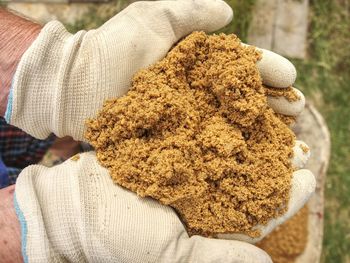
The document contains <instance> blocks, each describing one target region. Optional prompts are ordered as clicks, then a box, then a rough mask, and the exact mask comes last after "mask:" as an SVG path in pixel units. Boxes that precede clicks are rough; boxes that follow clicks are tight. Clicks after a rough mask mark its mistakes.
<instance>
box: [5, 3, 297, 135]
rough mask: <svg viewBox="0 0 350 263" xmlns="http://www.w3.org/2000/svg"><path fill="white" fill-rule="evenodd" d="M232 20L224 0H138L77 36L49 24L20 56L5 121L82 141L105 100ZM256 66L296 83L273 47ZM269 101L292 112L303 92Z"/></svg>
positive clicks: (270, 80)
mask: <svg viewBox="0 0 350 263" xmlns="http://www.w3.org/2000/svg"><path fill="white" fill-rule="evenodd" d="M231 19H232V10H231V8H230V7H229V6H228V5H227V4H225V3H224V2H223V1H221V0H177V1H156V2H154V1H150V2H136V3H134V4H132V5H130V6H129V7H128V8H126V9H125V10H123V11H122V12H120V13H119V14H118V15H116V16H115V17H113V18H112V19H111V20H109V21H108V22H107V23H105V24H104V25H103V26H101V27H100V28H99V29H97V30H91V31H88V32H86V31H80V32H78V33H76V34H75V35H72V34H70V33H68V32H67V31H66V29H65V28H64V27H63V25H62V24H61V23H59V22H58V21H53V22H50V23H48V24H47V25H46V26H45V27H44V28H43V29H42V31H41V33H40V34H39V36H38V38H37V39H36V40H35V41H34V42H33V44H32V45H31V47H30V48H29V49H28V50H27V51H26V52H25V54H24V55H23V57H22V58H21V61H20V63H19V65H18V68H17V70H16V73H15V76H14V79H13V86H12V90H11V93H10V97H9V103H8V107H7V112H6V119H7V121H8V122H9V123H11V124H12V125H15V126H17V127H19V128H21V129H22V130H24V131H26V132H27V133H29V134H31V135H32V136H34V137H36V138H40V139H44V138H46V137H47V136H48V135H49V134H50V133H51V132H53V133H55V134H56V135H57V136H59V137H63V136H66V135H69V136H72V137H73V138H74V139H76V140H84V138H83V134H84V130H85V125H84V123H85V120H86V119H87V118H92V117H95V115H96V114H97V112H98V110H99V109H100V108H101V107H102V105H103V102H104V100H105V99H110V98H115V97H119V96H122V95H123V94H125V93H126V92H127V91H128V88H129V87H130V82H131V78H132V76H133V74H134V73H135V72H136V71H138V70H139V69H141V68H144V67H147V66H148V65H150V64H152V63H155V62H156V61H158V60H159V59H161V58H163V57H164V56H165V54H166V53H167V52H168V50H169V49H170V48H171V47H172V45H173V44H174V43H176V42H177V41H178V40H179V39H180V38H182V37H184V36H186V35H187V34H189V33H191V32H192V31H195V30H198V31H199V30H204V31H206V32H210V31H214V30H217V29H219V28H221V27H223V26H225V25H226V24H227V23H228V22H229V21H230V20H231ZM258 67H259V70H260V72H261V75H262V78H263V81H264V83H265V84H266V85H269V86H273V87H288V86H290V85H292V84H293V83H294V81H295V77H296V71H295V68H294V66H293V65H292V64H291V63H290V62H289V61H288V60H286V59H285V58H283V57H281V56H279V55H277V54H275V53H273V52H270V51H266V50H264V51H263V59H262V60H261V61H260V62H259V63H258ZM269 102H270V104H271V106H272V107H273V108H274V109H276V111H277V112H280V113H284V114H288V115H296V114H298V113H299V112H300V111H301V109H302V108H303V106H304V104H303V103H304V99H303V98H302V99H301V100H300V102H297V103H294V104H295V105H294V107H289V106H290V105H288V104H289V103H288V102H287V101H286V100H285V99H277V100H276V99H272V100H269ZM285 105H287V106H285ZM287 108H288V109H291V108H292V109H294V111H292V112H289V111H287V112H286V111H285V109H287Z"/></svg>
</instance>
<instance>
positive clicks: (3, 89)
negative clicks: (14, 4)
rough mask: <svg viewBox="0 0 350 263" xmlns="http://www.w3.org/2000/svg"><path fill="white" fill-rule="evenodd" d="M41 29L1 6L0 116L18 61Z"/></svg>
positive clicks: (5, 103) (3, 109)
mask: <svg viewBox="0 0 350 263" xmlns="http://www.w3.org/2000/svg"><path fill="white" fill-rule="evenodd" d="M40 30H41V25H39V24H36V23H34V22H32V21H29V20H27V19H24V18H22V17H19V16H17V15H15V14H12V13H10V12H9V11H7V10H6V9H4V8H0V116H4V114H5V111H6V106H7V100H8V94H9V91H10V87H11V81H12V78H13V75H14V73H15V70H16V67H17V65H18V62H19V61H20V59H21V57H22V55H23V53H24V52H25V51H26V50H27V49H28V47H29V46H30V45H31V43H32V42H33V41H34V40H35V38H36V37H37V35H38V34H39V32H40Z"/></svg>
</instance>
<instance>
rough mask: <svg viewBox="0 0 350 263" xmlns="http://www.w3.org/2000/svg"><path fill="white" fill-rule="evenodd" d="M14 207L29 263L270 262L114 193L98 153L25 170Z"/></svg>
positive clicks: (165, 210)
mask: <svg viewBox="0 0 350 263" xmlns="http://www.w3.org/2000/svg"><path fill="white" fill-rule="evenodd" d="M300 194H304V193H300ZM15 207H16V212H17V215H18V217H19V219H20V223H21V226H22V252H23V257H24V259H25V260H27V261H26V262H35V263H40V262H45V263H47V262H98V263H99V262H120V263H122V262H126V263H136V262H137V263H138V262H154V263H163V262H164V263H171V262H184V263H187V262H191V263H192V262H193V263H195V262H200V263H206V262H213V263H220V262H225V263H229V262H257V263H264V262H271V259H270V258H269V256H268V255H267V254H266V253H265V252H264V251H262V250H261V249H259V248H257V247H254V246H253V245H250V244H248V243H245V242H240V241H233V240H220V239H209V238H204V237H200V236H192V237H189V236H188V235H187V233H186V230H185V228H184V226H183V224H182V223H181V221H180V219H179V218H178V216H177V214H176V213H175V212H174V210H173V209H171V208H170V207H168V206H164V205H161V204H160V203H158V202H157V201H155V200H152V199H150V198H141V197H138V196H137V195H136V194H134V193H132V192H130V191H128V190H125V189H124V188H122V187H120V186H118V185H115V184H114V183H113V181H112V179H111V178H110V176H109V173H108V171H107V170H106V169H105V168H103V167H101V166H100V165H99V164H98V162H97V159H96V156H95V153H93V152H89V153H84V154H81V155H80V156H79V159H78V158H72V159H70V160H67V161H66V162H64V163H63V164H61V165H58V166H55V167H53V168H46V167H44V166H39V165H36V166H29V167H27V168H26V169H24V170H23V172H22V173H21V175H20V177H19V178H18V180H17V184H16V192H15Z"/></svg>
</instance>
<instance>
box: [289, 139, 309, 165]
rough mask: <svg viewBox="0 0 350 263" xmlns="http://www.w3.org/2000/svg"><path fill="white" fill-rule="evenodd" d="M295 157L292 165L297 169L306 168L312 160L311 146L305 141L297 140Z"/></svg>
mask: <svg viewBox="0 0 350 263" xmlns="http://www.w3.org/2000/svg"><path fill="white" fill-rule="evenodd" d="M293 151H294V155H293V159H292V165H293V167H294V168H295V169H301V168H303V167H304V166H305V164H306V163H307V161H308V160H309V158H310V155H311V154H310V149H309V146H307V144H306V143H305V142H303V141H299V140H296V141H295V145H294V147H293Z"/></svg>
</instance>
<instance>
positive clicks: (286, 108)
mask: <svg viewBox="0 0 350 263" xmlns="http://www.w3.org/2000/svg"><path fill="white" fill-rule="evenodd" d="M292 89H293V90H294V92H295V93H296V95H297V96H298V97H299V99H298V100H296V101H289V100H288V99H286V98H285V97H283V96H281V97H274V96H267V103H268V105H269V106H270V107H271V108H272V109H273V110H274V111H275V112H276V113H280V114H283V115H287V116H298V115H299V114H300V113H301V112H302V111H303V109H304V107H305V96H304V94H303V93H302V92H301V91H300V90H298V89H296V88H292Z"/></svg>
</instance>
